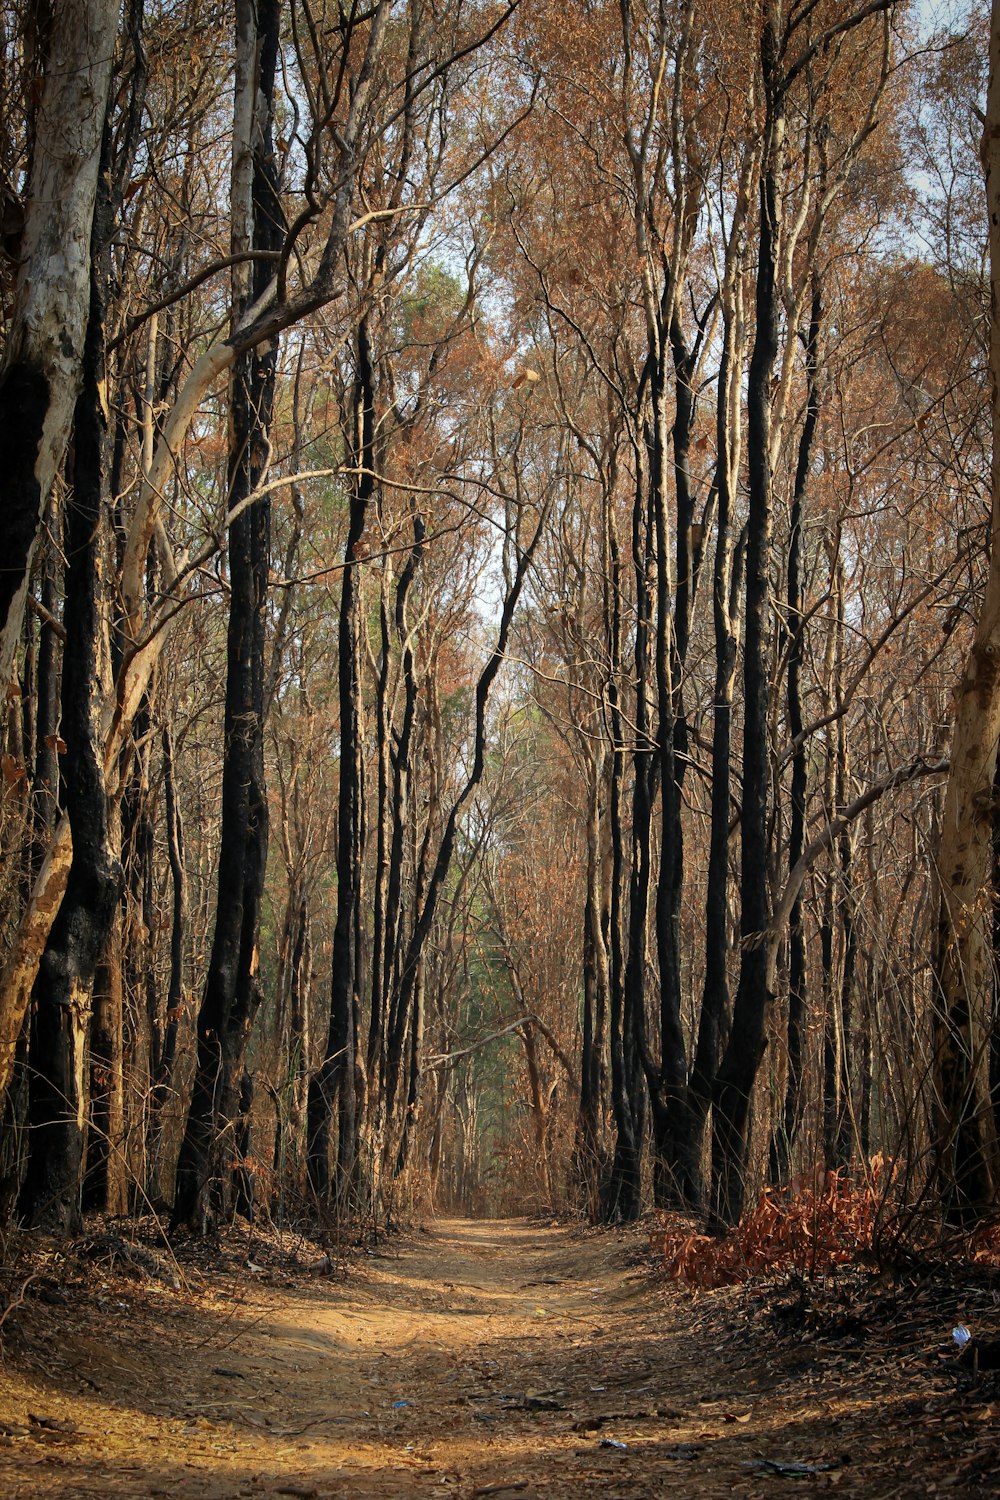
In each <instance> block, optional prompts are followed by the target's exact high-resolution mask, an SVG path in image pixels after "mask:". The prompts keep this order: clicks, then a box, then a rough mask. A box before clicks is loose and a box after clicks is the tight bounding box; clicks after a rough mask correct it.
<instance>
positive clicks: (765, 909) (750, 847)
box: [711, 7, 785, 1224]
mask: <svg viewBox="0 0 1000 1500" xmlns="http://www.w3.org/2000/svg"><path fill="white" fill-rule="evenodd" d="M780 48H781V41H780V37H779V17H778V15H777V8H776V7H769V8H768V12H767V14H766V16H765V19H764V25H763V30H762V34H761V67H762V76H763V83H764V91H765V100H766V116H765V125H764V158H763V160H764V165H763V170H762V174H761V186H760V252H759V260H758V268H757V284H756V295H755V315H756V321H755V326H756V333H755V339H754V347H753V353H752V355H751V358H750V368H749V380H748V391H747V468H748V477H749V490H750V507H749V518H748V523H747V561H746V627H745V640H744V668H743V682H744V699H745V705H746V706H745V723H744V732H743V806H742V815H741V824H740V832H741V844H742V867H741V873H740V937H741V941H742V954H741V959H740V978H739V986H738V989H737V992H736V999H735V1002H734V1005H733V1021H732V1028H731V1030H730V1035H729V1042H728V1045H727V1047H726V1050H725V1053H724V1054H723V1057H722V1061H721V1063H720V1065H719V1071H718V1075H717V1078H716V1083H715V1092H714V1100H713V1104H714V1108H713V1117H712V1202H711V1213H712V1218H713V1220H714V1222H716V1223H717V1224H735V1223H737V1222H738V1221H739V1218H740V1214H741V1212H742V1208H743V1195H744V1189H745V1181H744V1173H745V1168H746V1154H747V1144H748V1136H749V1125H750V1097H751V1092H752V1090H753V1085H754V1080H755V1079H756V1076H757V1069H758V1066H759V1064H760V1059H761V1055H762V1052H763V1046H764V1023H765V1018H766V1015H767V1009H768V1000H769V996H768V991H767V950H766V944H765V934H766V931H767V928H768V924H769V921H770V910H769V900H768V880H767V875H768V870H767V855H768V828H767V824H768V818H767V801H768V783H769V764H768V702H769V681H768V670H767V662H768V640H769V635H770V565H771V504H772V497H771V381H772V377H773V372H774V363H775V359H776V357H777V352H778V311H779V295H778V286H777V273H778V257H779V250H780V241H781V218H782V198H781V194H782V187H783V164H784V133H785V98H784V80H783V78H782V66H783V60H782V57H781V53H780Z"/></svg>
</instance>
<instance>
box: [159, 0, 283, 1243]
mask: <svg viewBox="0 0 1000 1500" xmlns="http://www.w3.org/2000/svg"><path fill="white" fill-rule="evenodd" d="M279 18H280V0H260V3H259V4H258V5H256V6H254V5H253V4H252V3H251V0H240V3H239V4H238V6H237V52H238V70H239V73H240V77H239V80H238V83H237V93H238V100H237V118H238V120H239V119H244V118H245V119H246V125H245V126H244V127H243V128H241V129H239V130H238V131H237V133H236V139H235V144H234V156H233V198H234V208H233V214H234V244H235V248H236V249H237V250H239V251H242V250H244V249H245V248H246V243H247V242H248V241H249V242H251V243H252V245H253V247H254V248H255V249H257V250H260V251H264V252H273V251H275V250H276V249H277V247H278V246H279V245H280V243H281V241H282V215H281V208H280V203H279V199H278V183H277V175H276V162H275V156H274V148H273V144H272V125H273V113H274V84H275V69H276V64H277V56H278V36H279ZM251 152H252V156H251V157H250V161H251V163H252V174H251V178H250V181H251V189H250V201H249V204H246V203H245V202H244V193H245V187H244V184H245V180H246V176H247V157H248V154H249V153H251ZM268 278H269V270H268V265H267V262H262V261H258V262H256V264H255V267H254V270H253V273H252V276H251V278H250V285H249V286H245V285H243V286H239V285H238V286H237V292H238V297H237V307H236V317H237V320H238V319H239V317H240V316H242V314H243V312H244V311H245V309H246V307H247V306H249V305H250V304H251V303H252V302H255V301H256V300H257V299H258V298H259V297H260V296H261V295H262V294H263V292H264V290H265V288H266V286H267V283H268ZM237 280H238V278H237ZM276 361H277V342H276V341H273V342H272V343H270V344H264V345H261V346H259V347H257V348H255V349H254V350H252V351H250V352H248V353H245V354H242V355H240V356H239V358H238V359H237V361H236V363H235V365H234V369H233V381H232V449H231V453H230V466H229V503H230V508H231V510H232V511H234V512H237V511H238V513H237V514H235V515H234V517H233V520H232V523H231V525H230V528H229V581H230V605H229V630H228V638H227V655H226V705H225V720H224V722H225V752H224V759H223V771H222V827H221V835H220V847H219V866H218V903H217V908H216V920H215V932H214V936H213V941H212V952H211V957H210V959H209V967H208V975H207V978H206V982H205V991H204V994H203V996H202V1002H201V1007H200V1010H199V1013H198V1060H197V1068H196V1072H195V1081H194V1091H193V1094H192V1098H191V1106H190V1109H189V1112H188V1120H187V1126H186V1130H185V1135H184V1142H183V1145H182V1147H181V1154H180V1159H179V1161H178V1166H177V1189H176V1197H175V1201H174V1222H175V1223H187V1224H189V1225H190V1226H191V1227H192V1228H196V1229H197V1228H201V1229H204V1228H205V1227H207V1225H208V1224H209V1223H210V1222H211V1220H212V1218H213V1216H214V1214H216V1213H218V1212H224V1211H226V1210H227V1209H228V1207H229V1204H230V1203H231V1197H232V1185H233V1183H232V1173H231V1171H230V1169H229V1163H230V1160H231V1159H232V1158H233V1156H234V1152H235V1144H236V1143H235V1137H234V1132H235V1129H236V1125H237V1121H238V1118H239V1107H240V1091H241V1088H242V1086H243V1067H244V1059H245V1057H246V1049H247V1043H248V1041H249V1037H250V1029H251V1026H252V1024H253V1019H254V1016H255V1015H256V1013H257V1009H258V1007H259V1005H260V1002H261V998H262V996H261V990H260V974H259V970H260V954H259V947H258V944H259V935H260V915H261V902H262V898H263V891H264V875H265V866H266V862H267V842H268V808H267V791H266V787H265V783H264V691H265V672H266V661H265V638H266V604H267V585H268V568H269V563H270V524H271V512H270V502H269V499H268V498H267V496H266V495H265V496H263V497H259V498H258V499H256V500H255V501H254V502H253V503H252V504H251V505H249V506H247V507H246V508H242V509H239V507H241V506H242V505H243V502H245V501H246V500H247V498H248V497H249V496H250V495H252V494H253V493H254V491H255V490H256V489H257V488H258V486H259V485H260V483H261V480H262V478H263V476H264V474H265V472H266V469H267V466H268V462H269V447H268V431H269V428H270V425H271V413H272V407H273V402H274V378H275V368H276Z"/></svg>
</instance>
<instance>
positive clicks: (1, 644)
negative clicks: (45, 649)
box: [0, 0, 119, 683]
mask: <svg viewBox="0 0 1000 1500" xmlns="http://www.w3.org/2000/svg"><path fill="white" fill-rule="evenodd" d="M118 8H119V7H118V0H59V3H58V4H56V5H54V6H53V7H52V12H53V14H52V30H51V36H50V39H49V47H48V54H47V57H46V65H45V80H44V87H43V92H42V99H41V105H40V108H39V112H38V123H37V133H36V138H35V148H34V153H33V157H32V162H31V173H30V187H29V196H28V202H27V205H26V210H25V226H24V239H23V245H22V258H21V268H20V272H19V274H18V280H17V289H16V293H15V300H14V312H13V318H12V323H11V331H10V335H9V338H8V342H7V347H6V350H5V352H4V364H3V370H2V372H0V483H2V485H3V490H2V498H0V524H2V527H3V530H4V534H5V551H6V556H5V558H4V568H3V572H2V573H0V683H6V682H7V680H8V678H9V676H10V671H11V667H12V664H13V660H14V653H15V650H16V648H17V641H18V637H19V635H20V632H21V625H22V621H23V617H24V604H25V597H26V594H27V587H28V576H29V572H30V568H31V560H32V557H33V555H34V551H35V546H36V544H37V540H38V535H39V532H40V529H41V521H42V516H43V513H44V511H45V506H46V502H47V500H48V496H49V490H50V489H51V486H52V481H53V478H54V477H55V474H56V471H57V469H58V467H59V465H60V463H61V462H62V458H63V454H64V453H65V451H66V444H67V441H68V439H69V432H70V427H71V425H72V420H73V407H74V404H75V402H76V396H77V392H78V390H79V386H80V364H81V358H82V353H83V338H84V333H85V331H86V327H87V311H88V307H89V304H90V233H91V226H92V223H93V217H94V199H95V195H96V191H97V170H98V162H99V157H100V149H101V134H102V131H103V129H104V117H105V113H106V111H107V103H108V89H109V86H110V81H111V62H112V55H113V53H114V46H115V36H116V32H117V26H118Z"/></svg>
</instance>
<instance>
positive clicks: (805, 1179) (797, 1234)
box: [650, 1157, 893, 1287]
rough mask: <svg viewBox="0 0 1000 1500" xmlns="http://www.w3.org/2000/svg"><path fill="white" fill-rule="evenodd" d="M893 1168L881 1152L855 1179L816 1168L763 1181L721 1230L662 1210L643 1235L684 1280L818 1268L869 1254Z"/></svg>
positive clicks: (711, 1282)
mask: <svg viewBox="0 0 1000 1500" xmlns="http://www.w3.org/2000/svg"><path fill="white" fill-rule="evenodd" d="M892 1175H893V1174H892V1173H891V1172H887V1169H886V1163H885V1162H884V1161H883V1160H882V1158H881V1157H876V1158H875V1159H874V1160H873V1162H872V1163H871V1169H870V1172H869V1174H868V1177H867V1180H866V1181H865V1182H863V1183H861V1184H858V1183H855V1182H852V1181H851V1179H850V1177H849V1176H848V1175H847V1173H845V1172H837V1171H826V1172H824V1171H823V1170H822V1168H817V1169H816V1170H815V1171H813V1172H809V1173H805V1174H803V1175H802V1176H801V1177H797V1178H793V1180H792V1181H791V1182H790V1183H789V1184H788V1186H787V1187H784V1188H768V1189H767V1190H766V1191H765V1192H764V1193H763V1194H762V1196H761V1198H760V1201H759V1202H758V1204H757V1206H756V1208H755V1209H754V1210H753V1212H752V1213H749V1214H746V1215H745V1216H744V1218H743V1219H742V1220H741V1221H740V1224H739V1227H738V1228H737V1229H734V1230H733V1231H732V1233H731V1234H727V1235H726V1236H725V1237H724V1238H721V1239H720V1238H716V1237H713V1236H711V1235H707V1234H699V1233H697V1232H693V1231H692V1230H691V1227H690V1223H686V1222H684V1221H681V1220H679V1219H678V1217H677V1216H676V1215H670V1214H662V1215H661V1216H660V1220H661V1222H660V1226H659V1227H658V1228H657V1229H656V1230H654V1232H653V1234H652V1235H651V1236H650V1243H651V1246H652V1248H653V1249H654V1251H656V1252H658V1253H659V1254H660V1255H661V1256H662V1257H663V1260H664V1263H665V1268H666V1272H667V1275H668V1276H670V1277H671V1278H672V1279H673V1280H675V1281H681V1282H684V1283H685V1284H686V1285H688V1286H696V1287H719V1286H731V1285H733V1284H734V1283H736V1282H740V1281H746V1280H748V1279H749V1278H750V1277H752V1276H762V1275H773V1274H776V1273H782V1272H789V1271H796V1272H798V1273H799V1274H800V1275H805V1276H822V1275H825V1274H827V1273H828V1272H830V1271H832V1270H833V1269H834V1267H836V1266H841V1265H845V1264H848V1263H850V1262H853V1261H856V1260H860V1259H864V1258H866V1257H868V1256H870V1255H871V1254H872V1252H873V1238H874V1234H875V1231H876V1228H877V1225H878V1222H879V1217H880V1210H881V1208H882V1206H883V1202H884V1197H885V1179H886V1178H888V1180H889V1181H891V1178H892ZM880 1183H881V1184H882V1186H881V1188H880Z"/></svg>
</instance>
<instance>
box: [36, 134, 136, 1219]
mask: <svg viewBox="0 0 1000 1500" xmlns="http://www.w3.org/2000/svg"><path fill="white" fill-rule="evenodd" d="M109 156H110V132H106V134H105V154H104V162H103V171H102V188H101V194H100V201H99V204H98V207H97V210H96V212H95V213H94V215H93V241H94V243H93V253H92V257H91V278H90V316H89V319H88V322H87V334H86V340H85V344H84V353H83V387H82V389H81V391H80V395H79V398H78V400H77V403H76V415H75V423H74V431H75V443H74V461H73V475H72V480H73V482H72V488H71V490H70V491H69V493H68V496H67V502H66V523H65V545H66V554H67V568H66V607H65V617H64V622H65V627H66V647H65V653H64V657H63V679H62V729H63V735H64V737H65V740H66V746H67V749H66V756H65V768H64V775H65V782H66V805H67V811H68V815H69V823H70V828H71V832H72V848H73V854H72V862H71V864H70V868H69V875H68V880H67V884H66V892H65V895H64V896H63V900H62V904H61V906H60V908H59V912H58V915H57V916H56V918H55V921H54V923H53V924H52V928H51V931H50V932H49V935H48V942H47V944H46V947H45V951H44V953H43V955H42V959H41V964H40V967H39V970H38V977H37V980H36V982H35V1000H36V1013H35V1023H34V1035H33V1041H32V1049H31V1050H32V1088H31V1105H30V1115H31V1122H32V1127H33V1129H32V1137H31V1151H30V1158H29V1167H28V1175H27V1178H26V1180H25V1184H24V1190H23V1193H22V1211H23V1212H24V1213H25V1215H26V1216H27V1217H28V1218H30V1219H31V1221H32V1222H33V1223H36V1224H43V1225H44V1226H45V1227H46V1228H48V1229H50V1230H51V1231H52V1232H54V1233H56V1234H63V1235H67V1234H72V1233H74V1232H75V1231H76V1230H77V1229H78V1228H79V1225H80V1192H81V1186H82V1178H83V1165H84V1150H85V1140H86V1111H87V1069H86V1046H87V1038H88V1031H89V1025H90V1015H91V991H92V985H93V981H94V973H95V969H96V967H97V963H98V960H99V959H100V956H101V953H102V951H103V949H104V946H105V943H106V942H107V938H108V934H109V932H110V930H111V925H112V922H113V919H114V913H115V908H116V905H117V902H118V896H119V891H120V885H121V871H120V868H119V866H118V862H117V859H116V858H115V856H114V853H113V851H112V846H111V839H110V836H109V825H108V801H107V792H106V789H105V782H104V755H103V742H102V737H101V724H100V708H101V703H102V699H103V687H104V682H103V671H102V661H101V655H102V639H103V638H104V635H105V618H104V597H103V595H104V584H103V575H104V561H105V559H104V551H105V546H106V542H107V530H108V528H107V526H106V524H105V522H106V516H107V506H106V504H105V500H106V496H105V473H106V465H105V446H106V444H105V437H106V424H105V398H104V390H103V386H104V373H105V369H104V331H105V320H106V298H107V283H108V270H109V267H108V251H109V247H110V243H111V186H110V161H109Z"/></svg>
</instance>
